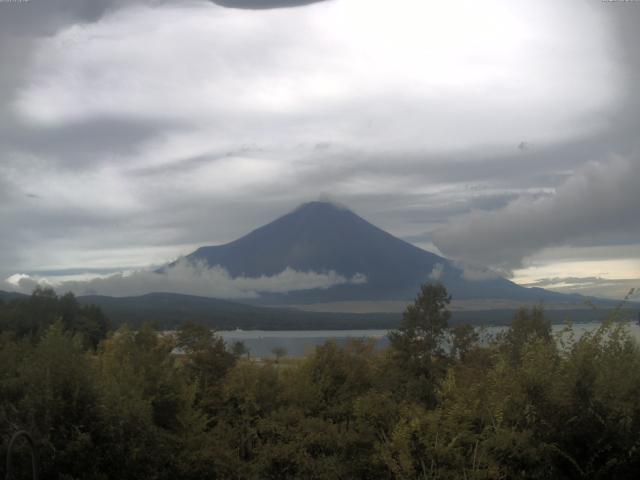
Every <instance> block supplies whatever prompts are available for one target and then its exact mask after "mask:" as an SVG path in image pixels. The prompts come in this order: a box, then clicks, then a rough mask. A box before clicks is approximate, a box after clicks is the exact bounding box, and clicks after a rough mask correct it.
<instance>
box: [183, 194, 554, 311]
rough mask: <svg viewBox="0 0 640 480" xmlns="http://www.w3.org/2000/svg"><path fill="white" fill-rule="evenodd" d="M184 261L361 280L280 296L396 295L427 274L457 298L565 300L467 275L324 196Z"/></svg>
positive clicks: (411, 292) (239, 271)
mask: <svg viewBox="0 0 640 480" xmlns="http://www.w3.org/2000/svg"><path fill="white" fill-rule="evenodd" d="M187 259H189V260H192V261H200V262H202V261H204V262H206V263H207V264H208V265H209V266H211V267H213V266H217V265H218V266H221V267H223V268H225V269H226V270H227V271H228V272H229V273H230V274H231V275H232V276H233V277H237V276H247V277H260V276H272V275H276V274H278V273H280V272H282V271H283V270H285V269H286V268H291V269H293V270H296V271H301V272H309V271H313V272H318V273H326V272H329V271H334V272H336V273H339V274H341V275H343V276H344V277H346V278H352V277H353V276H354V275H358V276H360V278H362V277H361V276H364V277H365V278H366V282H364V283H362V284H357V285H354V284H344V285H336V286H334V287H331V288H328V289H322V290H313V291H310V290H306V291H303V292H294V293H290V294H287V295H278V298H277V301H281V302H292V303H293V302H311V301H313V302H316V301H318V302H320V301H340V300H391V299H395V300H404V299H408V298H412V297H413V296H415V293H416V292H417V291H418V288H419V286H420V284H421V283H424V282H427V281H430V280H440V281H442V282H443V283H444V284H445V285H446V286H447V288H448V289H449V291H450V293H451V294H452V295H453V296H454V297H455V298H458V299H463V298H502V299H514V300H516V299H517V300H536V299H558V298H560V297H562V298H566V297H565V296H563V295H561V294H556V293H553V292H547V291H545V290H542V289H529V288H524V287H521V286H519V285H516V284H515V283H513V282H510V281H508V280H506V279H504V278H499V277H493V278H484V279H479V280H475V281H473V280H470V279H468V278H466V276H465V274H464V272H463V271H462V270H461V269H460V268H459V267H457V266H456V265H455V264H454V263H453V262H451V261H450V260H448V259H446V258H443V257H440V256H438V255H435V254H433V253H431V252H427V251H426V250H422V249H420V248H418V247H416V246H415V245H411V244H410V243H408V242H405V241H404V240H401V239H399V238H397V237H394V236H393V235H391V234H389V233H387V232H385V231H384V230H382V229H380V228H378V227H376V226H375V225H372V224H371V223H369V222H367V221H366V220H364V219H363V218H361V217H359V216H358V215H356V214H355V213H353V212H352V211H351V210H349V209H347V208H345V207H342V206H340V205H336V204H333V203H329V202H310V203H305V204H303V205H301V206H299V207H298V208H296V209H295V210H293V211H292V212H291V213H288V214H286V215H284V216H282V217H280V218H278V219H277V220H275V221H273V222H271V223H269V224H267V225H265V226H263V227H260V228H258V229H256V230H254V231H252V232H251V233H249V234H247V235H245V236H244V237H242V238H240V239H238V240H235V241H233V242H231V243H227V244H225V245H220V246H210V247H201V248H199V249H198V250H196V251H195V252H193V253H191V254H190V255H188V256H187Z"/></svg>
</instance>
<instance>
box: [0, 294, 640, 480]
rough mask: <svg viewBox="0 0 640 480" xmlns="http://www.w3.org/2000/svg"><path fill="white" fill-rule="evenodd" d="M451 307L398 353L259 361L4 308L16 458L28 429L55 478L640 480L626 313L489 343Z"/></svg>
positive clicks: (179, 335)
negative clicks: (18, 437) (595, 323)
mask: <svg viewBox="0 0 640 480" xmlns="http://www.w3.org/2000/svg"><path fill="white" fill-rule="evenodd" d="M449 302H450V297H449V296H448V294H447V292H446V289H445V288H444V287H443V286H442V285H438V284H425V285H423V286H422V287H421V290H420V291H419V292H418V295H417V296H416V299H415V302H414V303H413V304H410V305H409V306H408V307H407V309H406V310H405V312H404V314H403V318H402V322H401V324H400V326H399V328H398V329H396V330H394V331H392V332H391V333H390V334H389V339H390V346H389V347H388V348H386V349H384V350H377V349H375V348H374V346H373V344H372V343H371V342H369V341H366V340H354V341H351V342H350V343H349V344H347V345H346V346H339V345H337V344H336V343H333V342H327V343H326V344H324V345H322V346H320V347H317V348H316V349H315V351H314V352H312V353H311V354H309V355H307V356H306V357H304V358H286V357H281V356H278V358H273V359H271V358H264V359H256V358H251V357H250V356H249V355H247V352H246V350H245V349H243V347H242V345H241V344H236V345H225V343H224V341H223V340H222V339H221V338H220V337H219V336H217V335H216V334H215V332H212V331H211V330H210V329H209V328H207V327H204V326H201V325H197V324H194V323H185V324H184V325H182V327H181V328H180V329H179V330H178V331H177V332H176V333H175V334H167V333H164V332H162V331H157V330H155V329H154V328H153V326H152V325H151V324H146V325H144V326H142V327H140V328H137V329H134V328H131V327H128V326H121V327H118V328H117V329H115V328H113V326H112V325H111V324H110V322H109V320H108V318H107V317H106V316H105V315H104V314H103V313H102V311H101V310H100V309H99V308H98V307H92V306H86V305H80V304H79V303H78V302H77V300H76V299H75V298H74V297H73V295H71V294H68V295H64V296H57V295H56V294H55V293H53V292H52V291H50V290H36V291H35V292H34V294H33V295H31V296H30V297H28V298H21V299H13V300H6V301H1V302H0V442H1V443H0V454H1V455H2V457H0V460H2V459H4V455H5V453H6V450H7V442H8V440H9V438H10V437H11V435H12V434H13V433H14V432H16V431H18V430H26V431H28V432H29V433H30V435H31V436H32V437H33V439H34V442H35V446H36V450H37V452H38V457H39V468H40V472H41V478H45V479H60V480H63V479H64V480H74V479H77V480H80V479H83V480H84V479H86V480H107V479H114V480H115V479H119V480H126V479H158V480H160V479H185V480H190V479H194V480H195V479H469V480H471V479H555V478H557V479H585V478H589V479H610V478H615V479H631V478H634V479H635V478H637V474H638V472H640V349H639V346H638V344H637V342H636V341H635V339H634V338H633V337H632V336H631V334H630V333H629V331H628V328H627V326H626V324H625V322H624V321H622V320H624V315H623V313H622V310H616V311H615V312H614V313H613V314H612V315H611V317H610V318H609V319H607V320H606V321H603V322H602V323H601V325H600V326H599V327H598V328H597V329H595V330H593V331H591V332H588V333H586V334H584V335H582V336H577V335H576V334H575V332H573V329H572V326H571V324H569V323H568V324H567V325H566V327H565V329H564V331H563V332H562V333H561V334H558V335H554V334H552V331H551V325H550V322H549V320H548V319H546V318H545V313H544V311H543V309H542V308H533V309H530V310H520V311H519V312H518V313H517V314H516V315H515V317H514V318H513V321H512V323H511V325H510V327H509V328H507V329H505V330H504V332H503V333H501V334H499V335H497V336H494V337H488V336H485V335H483V334H482V332H481V331H478V330H477V329H474V328H472V327H471V326H468V325H450V322H449V320H450V313H449V311H448V309H447V307H448V304H449ZM28 461H29V460H28V452H27V451H26V449H24V448H20V449H18V451H17V452H16V456H15V458H14V465H15V468H16V472H15V473H16V475H15V478H16V479H18V478H30V477H29V472H28V469H29V464H28ZM3 468H4V465H3V463H0V476H1V477H2V478H4V475H5V472H4V471H3V470H2V469H3ZM20 475H22V476H20Z"/></svg>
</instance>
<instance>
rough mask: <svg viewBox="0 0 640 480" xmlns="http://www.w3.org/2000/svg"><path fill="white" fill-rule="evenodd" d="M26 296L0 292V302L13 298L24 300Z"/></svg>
mask: <svg viewBox="0 0 640 480" xmlns="http://www.w3.org/2000/svg"><path fill="white" fill-rule="evenodd" d="M26 296H27V295H24V294H22V293H18V292H5V291H2V290H0V300H5V301H7V300H13V299H14V298H24V297H26Z"/></svg>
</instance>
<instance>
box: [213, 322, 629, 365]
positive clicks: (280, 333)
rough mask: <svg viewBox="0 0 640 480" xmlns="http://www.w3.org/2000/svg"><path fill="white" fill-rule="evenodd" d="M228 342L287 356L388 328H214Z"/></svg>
mask: <svg viewBox="0 0 640 480" xmlns="http://www.w3.org/2000/svg"><path fill="white" fill-rule="evenodd" d="M599 325H600V324H599V323H596V322H592V323H576V324H575V325H574V326H573V330H574V332H575V334H576V336H577V337H579V336H581V335H582V334H584V332H587V331H590V330H594V329H595V328H597V327H598V326H599ZM505 328H506V327H502V326H495V327H485V328H483V329H482V332H484V333H485V334H487V335H496V334H497V333H499V332H501V331H502V330H504V329H505ZM552 328H553V331H554V333H557V332H560V331H562V329H564V328H565V326H564V325H553V326H552ZM627 328H628V329H629V331H630V332H631V334H632V335H633V336H634V337H635V338H636V340H638V341H640V326H638V325H637V324H628V325H627ZM217 333H218V334H219V335H220V336H222V338H224V340H225V341H226V342H227V343H228V344H232V343H233V342H236V341H242V342H243V343H244V344H245V346H246V347H247V348H248V349H249V351H250V353H251V356H252V357H271V356H273V349H274V348H277V347H281V348H284V349H285V350H286V351H287V355H288V356H292V357H301V356H304V355H306V354H308V353H310V352H311V351H313V349H314V348H315V347H317V346H318V345H322V344H323V343H325V342H326V341H327V340H334V341H336V342H337V343H338V344H339V345H344V344H345V343H346V342H347V341H348V340H349V339H352V338H370V339H374V340H375V341H376V347H377V348H384V347H386V346H387V345H389V340H388V339H387V333H388V330H304V331H303V330H274V331H267V330H232V331H219V332H217Z"/></svg>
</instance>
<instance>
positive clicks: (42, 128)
mask: <svg viewBox="0 0 640 480" xmlns="http://www.w3.org/2000/svg"><path fill="white" fill-rule="evenodd" d="M639 24H640V2H602V1H600V0H567V1H563V2H558V1H553V0H535V1H534V0H528V1H524V0H502V1H497V0H483V1H482V2H479V1H477V0H467V1H465V0H460V1H456V2H445V1H442V0H439V1H435V0H434V1H431V0H393V1H391V0H328V1H318V2H313V1H311V0H306V1H305V0H264V1H261V0H219V1H218V2H211V1H206V0H192V1H182V0H181V1H178V0H175V1H171V0H164V1H152V0H139V1H124V0H122V1H118V0H29V1H27V2H2V1H0V66H1V68H2V74H1V75H0V111H1V112H2V116H1V121H0V225H1V227H0V228H1V234H0V279H6V278H8V277H10V276H12V275H15V274H29V275H32V276H38V275H39V276H45V277H49V278H51V277H53V276H55V275H62V274H64V275H66V276H69V275H72V276H74V275H77V274H84V273H86V272H94V273H101V274H105V273H108V272H110V271H115V270H119V269H126V270H130V269H138V268H144V267H148V266H150V265H158V264H162V263H164V262H166V261H170V260H172V259H175V258H176V257H178V256H179V255H181V254H186V253H189V252H190V251H192V250H193V249H194V248H195V247H197V246H201V245H215V244H220V243H225V242H228V241H231V240H233V239H235V238H237V237H239V236H241V235H243V234H244V233H247V232H248V231H249V230H251V229H253V228H255V227H257V226H260V225H262V224H264V223H267V222H268V221H271V220H273V219H274V218H276V217H278V216H280V215H281V214H283V213H286V212H287V211H289V210H291V209H293V208H294V207H295V206H297V205H298V204H299V203H302V202H305V201H309V200H314V199H317V198H330V199H334V200H336V201H339V202H341V203H343V204H346V205H347V206H349V207H350V208H352V209H353V210H354V211H355V212H356V213H358V214H360V215H362V216H363V217H365V218H366V219H367V220H369V221H371V222H373V223H375V224H377V225H378V226H380V227H382V228H384V229H386V230H388V231H389V232H391V233H392V234H394V235H396V236H399V237H401V238H405V239H407V240H408V241H410V242H412V243H414V244H416V245H419V246H421V247H424V248H427V249H429V250H432V251H435V252H436V253H440V254H444V255H445V256H447V257H450V258H454V259H456V260H460V261H462V262H467V263H471V264H480V265H487V266H490V267H492V268H493V269H496V270H498V271H500V272H502V273H504V274H505V275H508V276H510V277H511V278H513V279H514V280H516V281H518V282H520V283H525V284H535V285H537V286H544V287H550V288H558V289H560V290H563V291H579V292H584V293H589V294H600V295H606V296H614V297H620V296H622V295H623V294H624V293H623V292H624V291H625V290H628V289H629V288H630V287H632V286H640V212H639V209H640V135H639V133H638V132H640V113H639V112H640V93H639V91H638V85H640V49H639V48H638V47H637V46H638V45H640V29H638V27H637V26H638V25H639ZM13 278H16V277H13ZM307 280H308V279H307ZM325 280H326V281H327V282H334V283H335V282H342V281H349V280H348V279H342V278H338V279H337V280H336V279H335V278H331V279H325ZM309 281H311V282H314V281H317V279H316V278H315V277H314V278H312V279H311V280H309ZM322 281H324V280H322ZM636 282H637V283H636ZM5 287H6V284H5Z"/></svg>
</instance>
